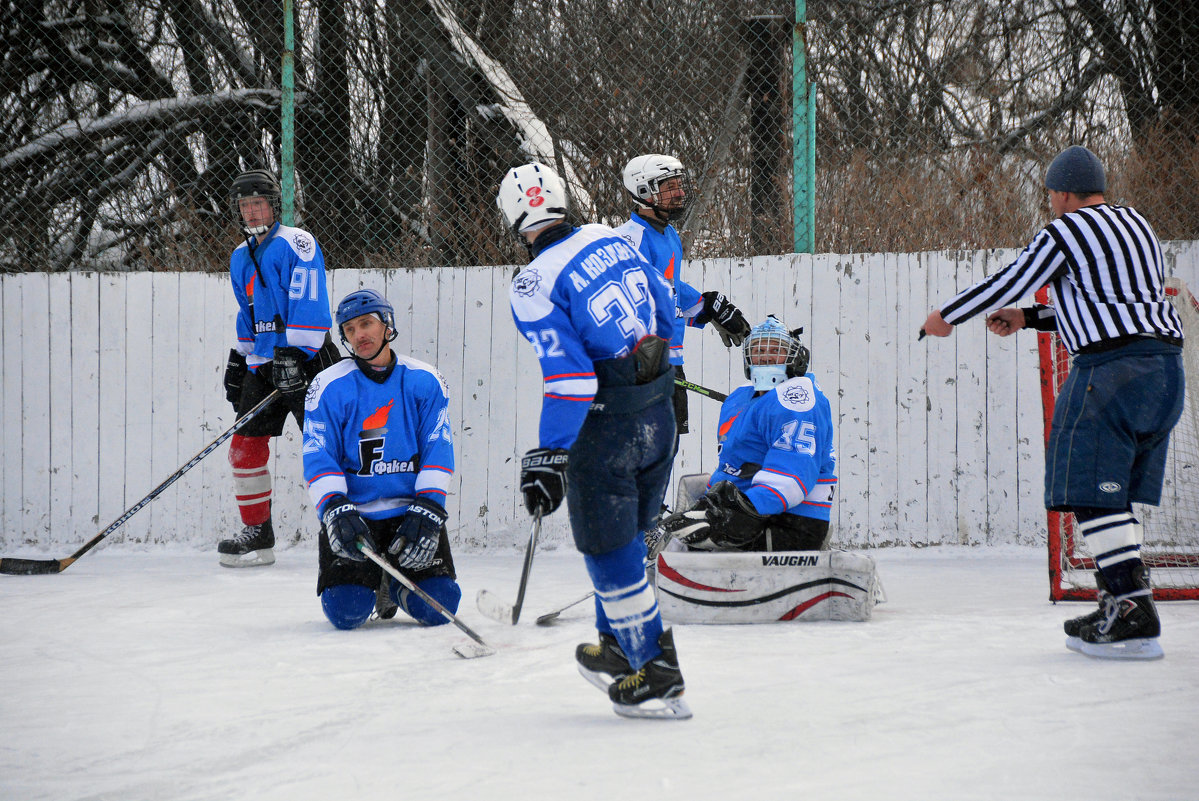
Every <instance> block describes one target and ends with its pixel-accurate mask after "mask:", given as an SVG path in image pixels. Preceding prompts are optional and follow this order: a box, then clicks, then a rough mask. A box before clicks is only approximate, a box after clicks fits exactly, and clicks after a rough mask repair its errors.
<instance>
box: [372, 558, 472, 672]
mask: <svg viewBox="0 0 1199 801" xmlns="http://www.w3.org/2000/svg"><path fill="white" fill-rule="evenodd" d="M358 550H360V551H362V553H363V555H364V556H365V557H366V558H367V559H370V560H371V561H372V562H374V563H375V564H377V565H378V566H379V567H381V568H383V570H384V571H385V572H387V573H389V574H390V575H391V577H392V578H394V579H395V580H396V581H398V582H400V583H401V584H403V585H404V586H405V587H407V588H408V591H409V592H414V593H416V594H417V595H419V596H420V599H421V600H422V601H424V602H425V603H427V604H428V605H429V606H431V607H433V608H434V609H436V610H437V611H438V612H440V613H441V615H442V617H444V618H445V619H446V620H448V621H450V622H451V623H453V624H454V625H455V626H457V627H458V630H459V631H461V632H462V633H463V634H465V635H466V636H467V637H470V638H471V639H472V640H474V641H475V642H476V643H478V645H476V646H469V645H455V646H454V653H456V654H458V656H460V657H462V658H463V659H474V658H475V657H478V656H491V655H492V654H494V653H495V649H494V648H492V647H491V646H490V645H488V644H487V643H485V642H483V638H482V637H480V636H479V635H478V634H475V633H474V632H473V631H472V630H471V629H470V627H469V626H467V625H466V624H465V623H463V622H462V621H461V620H459V619H458V618H457V616H455V615H454V613H453V612H451V611H450V610H448V609H446V608H445V607H444V606H442V605H441V604H440V603H438V602H437V599H436V598H434V597H433V596H432V595H429V593H427V592H425V591H424V590H422V589H421V588H420V587H418V586H416V584H415V583H414V582H413V581H412V579H410V578H408V577H407V576H405V575H404V574H403V573H401V572H400V571H399V570H396V569H395V568H394V567H392V566H391V564H390V563H389V562H388V561H387V560H386V559H384V558H383V557H382V556H379V554H377V553H375V552H374V551H373V550H371V547H370V546H369V545H367V544H366V540H363V539H362V538H361V537H360V538H359V539H358Z"/></svg>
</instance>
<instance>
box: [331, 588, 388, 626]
mask: <svg viewBox="0 0 1199 801" xmlns="http://www.w3.org/2000/svg"><path fill="white" fill-rule="evenodd" d="M321 609H322V610H324V612H325V617H327V618H328V619H329V622H330V623H332V624H333V625H334V627H336V628H339V629H343V630H349V629H356V628H358V627H359V626H361V625H362V624H363V623H365V622H366V621H367V619H368V618H370V616H371V612H373V611H375V592H374V590H372V589H371V588H370V587H363V586H362V585H360V584H335V585H333V586H332V587H327V588H326V589H325V591H324V592H322V593H321Z"/></svg>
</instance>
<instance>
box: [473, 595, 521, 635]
mask: <svg viewBox="0 0 1199 801" xmlns="http://www.w3.org/2000/svg"><path fill="white" fill-rule="evenodd" d="M475 606H477V607H478V608H479V611H480V612H482V613H483V614H484V615H485V616H487V617H489V618H491V619H492V620H494V621H495V622H496V623H507V624H508V625H511V626H515V625H516V608H515V607H514V606H512V604H510V603H508V602H507V601H504V600H503V599H501V598H500V597H499V596H498V595H496V594H495V593H494V592H491V591H490V590H479V592H478V594H477V595H475Z"/></svg>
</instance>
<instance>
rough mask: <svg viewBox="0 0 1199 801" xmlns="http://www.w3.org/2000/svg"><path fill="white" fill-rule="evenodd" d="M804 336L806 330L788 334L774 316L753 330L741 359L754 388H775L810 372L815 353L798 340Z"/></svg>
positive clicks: (760, 389)
mask: <svg viewBox="0 0 1199 801" xmlns="http://www.w3.org/2000/svg"><path fill="white" fill-rule="evenodd" d="M802 333H803V328H797V329H795V330H794V331H788V330H787V326H785V325H783V324H782V323H781V322H779V320H778V318H776V317H775V316H774V315H773V314H772V315H770V316H769V317H767V318H766V320H765V322H762V323H759V324H758V325H755V326H754V327H753V328H752V329H751V330H750V332H749V336H747V337H746V338H745V342H743V343H741V358H742V360H743V361H744V363H745V377H746V378H748V379H749V380H750V381H753V383H754V389H756V390H758V391H765V390H768V389H772V388H774V387H776V386H778V385H779V384H781V383H783V382H784V381H786V380H787V379H788V378H794V377H796V376H800V375H804V374H805V373H807V371H808V361H809V359H811V355H812V354H811V353H810V352H809V351H808V349H807V348H805V347H804V346H803V345H802V344H801V343H800V341H799V335H800V334H802Z"/></svg>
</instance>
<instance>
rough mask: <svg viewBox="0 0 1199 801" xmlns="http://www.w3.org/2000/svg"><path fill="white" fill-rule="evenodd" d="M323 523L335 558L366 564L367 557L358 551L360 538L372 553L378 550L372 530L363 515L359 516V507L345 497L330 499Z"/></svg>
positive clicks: (322, 518)
mask: <svg viewBox="0 0 1199 801" xmlns="http://www.w3.org/2000/svg"><path fill="white" fill-rule="evenodd" d="M321 522H322V523H324V524H325V536H327V537H328V538H329V547H330V548H332V549H333V554H334V556H340V557H341V558H343V559H352V560H354V561H355V562H365V561H366V557H365V556H363V555H362V552H361V551H359V550H358V538H359V537H361V538H362V539H364V540H365V541H366V544H367V547H369V548H370V549H371V550H372V551H374V550H378V549H377V548H376V547H375V539H374V537H372V536H371V530H370V529H369V528H367V526H366V521H365V520H363V519H362V515H360V514H358V507H357V506H355V505H354V504H353V503H351V502H350V499H349V498H347V497H346V496H344V495H334V496H333V497H332V498H330V499H329V503H328V504H326V505H325V513H324V514H323V515H322V516H321Z"/></svg>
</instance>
